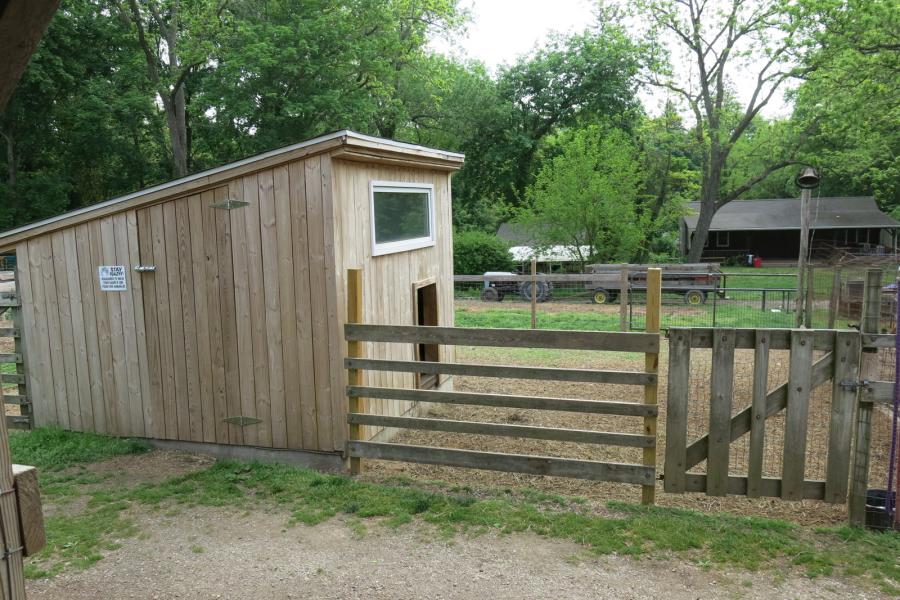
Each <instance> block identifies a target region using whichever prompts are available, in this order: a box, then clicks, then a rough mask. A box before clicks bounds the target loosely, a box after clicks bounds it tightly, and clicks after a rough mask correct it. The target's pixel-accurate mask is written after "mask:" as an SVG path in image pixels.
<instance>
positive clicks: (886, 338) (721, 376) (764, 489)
mask: <svg viewBox="0 0 900 600" xmlns="http://www.w3.org/2000/svg"><path fill="white" fill-rule="evenodd" d="M882 291H883V290H882V271H881V269H869V270H868V271H867V272H866V283H865V293H864V298H863V312H862V320H861V323H860V329H859V330H855V329H849V330H834V329H819V330H816V329H725V328H713V329H708V328H704V329H698V328H687V327H673V328H671V329H669V373H668V374H669V388H668V394H667V396H666V398H667V401H666V405H667V409H668V410H667V414H666V455H665V465H664V476H663V480H664V483H663V489H664V490H665V491H666V492H670V493H684V492H706V494H707V495H710V496H724V495H726V494H733V495H746V496H749V497H757V496H771V497H780V498H783V499H786V500H799V499H803V498H810V499H819V500H824V501H826V502H830V503H836V504H842V503H844V502H847V503H848V516H849V522H850V524H851V525H853V526H862V525H864V524H865V512H866V495H867V491H868V486H869V460H870V455H871V431H872V413H873V409H874V407H875V405H876V404H890V403H892V402H893V395H894V382H893V381H876V380H871V379H868V377H869V376H870V373H871V372H873V369H872V367H873V366H875V364H874V363H876V362H877V354H875V353H877V351H878V349H879V348H894V347H895V343H896V334H895V333H889V334H883V333H880V330H879V328H880V317H881V296H882ZM691 348H712V350H713V363H712V369H711V370H712V376H711V389H710V413H709V414H710V426H709V433H707V434H706V435H704V436H701V437H700V438H699V439H697V440H695V441H694V442H692V443H691V444H690V445H688V444H687V439H686V438H687V410H688V402H689V385H690V350H691ZM735 348H752V349H753V350H754V372H753V392H752V394H753V395H752V403H751V405H750V406H749V407H747V408H746V409H744V410H742V411H741V412H739V413H737V414H736V415H734V416H733V417H731V416H730V415H731V412H732V411H731V394H732V389H733V385H732V384H733V371H734V350H735ZM771 349H789V350H791V356H790V367H789V372H788V381H787V382H785V383H784V384H782V385H780V386H779V387H777V388H775V389H774V390H772V391H771V392H769V391H768V390H767V378H768V372H767V369H768V352H769V350H771ZM814 350H826V351H828V350H830V352H828V353H827V354H825V355H824V356H823V357H821V358H820V359H819V360H817V361H816V362H815V363H813V362H812V359H813V351H814ZM759 364H762V365H764V368H762V369H757V368H756V367H757V365H759ZM895 377H896V374H895ZM829 379H831V380H832V406H831V422H830V424H829V425H830V426H829V437H828V458H827V462H826V480H825V481H810V480H806V479H805V478H804V470H803V469H804V466H805V456H806V429H807V416H808V408H809V397H810V395H811V392H812V389H813V388H815V387H817V386H819V385H822V384H823V383H825V382H827V381H828V380H829ZM783 409H784V410H785V411H786V413H785V416H786V418H785V443H784V454H783V457H782V458H783V463H782V477H781V479H776V478H766V477H762V476H761V473H762V458H763V447H764V443H765V420H766V419H767V418H768V417H771V416H773V415H774V414H776V413H778V412H779V411H781V410H783ZM728 417H730V418H728ZM747 433H749V434H750V450H749V460H748V469H747V471H748V473H747V476H746V477H740V476H738V477H734V476H730V475H729V473H728V466H729V464H728V450H729V445H730V443H731V442H733V441H736V440H737V439H739V438H740V437H741V436H743V435H745V434H747ZM705 459H706V460H707V473H706V474H694V473H689V472H688V471H689V470H690V469H692V468H693V467H695V466H697V465H698V464H699V463H701V462H702V461H703V460H705ZM889 468H890V467H889Z"/></svg>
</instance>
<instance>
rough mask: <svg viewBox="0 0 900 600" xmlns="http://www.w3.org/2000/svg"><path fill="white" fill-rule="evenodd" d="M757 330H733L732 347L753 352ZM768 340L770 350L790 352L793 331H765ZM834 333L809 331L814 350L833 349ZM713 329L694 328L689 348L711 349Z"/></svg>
mask: <svg viewBox="0 0 900 600" xmlns="http://www.w3.org/2000/svg"><path fill="white" fill-rule="evenodd" d="M757 331H760V330H759V329H749V328H738V329H735V330H734V335H735V339H734V347H735V348H736V349H738V350H753V349H755V348H756V332H757ZM764 331H765V332H766V334H767V336H768V338H769V349H770V350H790V349H791V333H792V332H793V331H794V330H793V329H765V330H764ZM835 331H842V330H840V329H838V330H834V329H814V330H810V335H812V339H813V348H814V349H815V350H825V351H830V350H831V349H832V348H833V347H834V334H835ZM712 334H713V329H712V328H709V327H695V328H693V333H692V334H691V346H692V347H693V348H712V346H713V336H712Z"/></svg>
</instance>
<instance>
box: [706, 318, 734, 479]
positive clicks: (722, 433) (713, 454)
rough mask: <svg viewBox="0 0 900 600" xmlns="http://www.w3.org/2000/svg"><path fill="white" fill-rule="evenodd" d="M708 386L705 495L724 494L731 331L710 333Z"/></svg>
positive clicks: (728, 443) (728, 442) (731, 389)
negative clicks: (710, 359) (710, 354)
mask: <svg viewBox="0 0 900 600" xmlns="http://www.w3.org/2000/svg"><path fill="white" fill-rule="evenodd" d="M710 370H711V381H710V386H709V394H710V399H709V454H708V456H707V458H706V495H707V496H725V495H727V493H728V467H729V464H730V463H729V459H730V456H731V453H730V449H731V405H732V398H733V395H734V330H733V329H715V330H714V331H713V353H712V368H711V369H710Z"/></svg>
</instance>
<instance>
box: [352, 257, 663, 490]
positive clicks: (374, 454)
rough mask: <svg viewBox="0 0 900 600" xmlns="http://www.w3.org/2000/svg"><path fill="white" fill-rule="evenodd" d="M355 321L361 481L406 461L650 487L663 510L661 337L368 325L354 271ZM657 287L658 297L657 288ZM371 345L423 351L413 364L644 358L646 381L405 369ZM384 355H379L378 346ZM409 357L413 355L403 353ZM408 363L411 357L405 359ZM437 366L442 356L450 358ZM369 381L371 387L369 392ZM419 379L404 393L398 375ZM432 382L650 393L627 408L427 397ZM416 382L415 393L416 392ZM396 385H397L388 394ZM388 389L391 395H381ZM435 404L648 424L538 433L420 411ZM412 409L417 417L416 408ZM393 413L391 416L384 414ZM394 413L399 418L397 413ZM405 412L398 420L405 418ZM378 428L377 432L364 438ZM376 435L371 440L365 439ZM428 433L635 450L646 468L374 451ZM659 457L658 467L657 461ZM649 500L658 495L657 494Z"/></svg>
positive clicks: (444, 392) (430, 450) (408, 449)
mask: <svg viewBox="0 0 900 600" xmlns="http://www.w3.org/2000/svg"><path fill="white" fill-rule="evenodd" d="M347 281H348V294H347V295H348V298H349V301H348V315H347V317H348V318H347V324H346V325H345V327H344V337H345V339H346V340H347V342H348V356H347V357H346V358H345V359H344V366H345V367H346V369H347V372H348V377H347V380H348V383H349V385H348V386H347V389H346V395H347V397H348V399H349V411H348V414H347V423H348V425H349V427H350V440H349V441H348V443H347V456H348V458H349V461H350V470H351V472H353V473H358V472H360V469H361V463H360V459H379V460H394V461H406V462H414V463H425V464H436V465H446V466H453V467H466V468H477V469H488V470H495V471H508V472H514V473H526V474H531V475H551V476H556V477H574V478H580V479H587V480H593V481H610V482H617V483H630V484H635V485H640V486H642V501H644V502H645V503H652V502H653V494H652V490H653V489H654V488H655V479H656V462H655V456H656V419H657V416H658V414H659V409H658V406H657V404H656V389H657V381H658V377H657V372H656V364H657V360H658V358H657V357H658V352H659V347H660V340H659V333H658V329H657V330H655V331H654V332H652V333H620V332H594V331H567V330H546V329H544V330H523V329H482V328H457V327H437V326H418V325H416V326H414V325H369V324H362V323H360V321H361V320H362V314H361V313H362V310H361V306H362V273H361V271H359V270H354V269H351V270H349V271H348V273H347ZM647 281H648V283H649V285H648V287H649V288H650V291H649V294H648V295H651V296H652V295H654V294H655V297H657V298H658V297H659V281H660V278H659V271H658V270H652V271H651V272H650V273H649V274H648V277H647ZM654 286H655V287H654ZM365 342H374V343H388V344H404V345H412V346H413V352H412V354H413V356H418V357H420V358H421V356H422V355H421V354H419V352H421V349H422V345H437V346H485V347H499V348H544V349H558V350H598V351H615V352H630V353H640V354H644V357H645V361H644V370H643V371H620V370H609V369H596V370H595V369H584V368H581V369H571V368H550V367H525V366H518V365H498V364H469V363H457V362H443V361H440V360H429V361H425V360H397V354H393V355H392V357H391V358H390V359H389V358H381V357H377V358H376V357H366V356H364V350H365V349H366V347H367V346H366V345H365ZM371 347H373V348H374V347H375V346H371ZM401 352H404V353H405V352H408V351H404V350H401ZM401 356H402V355H401ZM430 356H441V354H440V353H437V354H432V355H430ZM364 373H365V374H367V378H369V380H370V383H372V382H374V383H375V384H374V385H365V383H364V379H365V378H364ZM397 373H399V374H407V375H408V374H414V375H415V378H403V379H401V380H400V381H403V382H405V383H401V384H398V378H396V377H395V374H397ZM422 376H429V381H430V382H435V383H436V382H438V381H441V380H439V379H435V378H434V376H465V377H482V378H495V379H513V380H530V381H534V380H539V381H543V382H575V383H586V384H613V385H623V386H641V387H642V388H643V391H644V397H643V402H619V401H608V400H590V399H577V398H557V397H545V396H537V395H534V396H532V395H517V394H503V393H482V392H469V391H451V390H448V389H421V388H420V387H419V385H418V382H420V381H422V380H421V379H420V378H421V377H422ZM412 382H416V383H415V385H414V386H413V387H409V384H410V383H412ZM385 383H387V384H388V385H384V384H385ZM379 384H381V385H379ZM370 400H372V401H376V402H379V404H377V406H380V407H383V406H384V404H381V403H380V402H381V401H385V400H388V401H398V402H406V403H407V404H406V405H405V407H404V408H401V409H400V411H405V412H404V413H403V414H373V413H372V412H367V410H366V409H367V408H368V407H369V406H367V405H369V402H368V401H370ZM431 404H443V405H457V406H485V407H498V408H509V409H522V410H539V411H563V412H569V413H580V414H583V415H616V416H621V417H636V418H641V419H643V423H644V427H643V433H640V434H639V433H622V432H608V431H594V430H590V429H579V428H577V427H571V426H568V427H550V426H543V425H542V426H532V425H525V424H522V425H519V424H509V423H489V422H481V421H468V420H460V419H453V418H438V417H437V416H434V417H432V416H422V415H420V414H417V411H418V410H419V408H420V407H424V406H428V405H431ZM407 407H409V408H407ZM381 410H384V409H383V408H381V409H379V411H381ZM390 410H393V409H390ZM400 411H398V412H400ZM363 428H368V429H365V430H364V429H363ZM371 429H374V430H375V434H372V435H370V438H369V439H363V436H362V433H363V431H369V430H371ZM398 429H399V430H419V431H433V432H447V433H456V434H463V435H475V436H493V437H512V438H523V439H536V440H546V441H548V442H563V443H577V444H592V445H601V446H613V447H625V448H635V449H640V450H642V451H643V455H644V457H643V464H622V463H619V462H603V461H594V460H583V459H575V458H562V457H548V456H535V455H525V454H511V453H504V452H484V451H480V450H478V451H476V450H465V449H462V448H446V447H437V445H435V446H422V445H411V444H406V443H400V442H384V441H381V440H379V441H374V440H373V439H372V438H373V437H374V435H377V434H379V433H380V432H382V431H387V432H389V434H390V432H394V430H398ZM648 457H649V458H648ZM648 490H651V491H650V492H648Z"/></svg>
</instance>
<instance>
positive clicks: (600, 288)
mask: <svg viewBox="0 0 900 600" xmlns="http://www.w3.org/2000/svg"><path fill="white" fill-rule="evenodd" d="M898 265H900V260H898V259H896V258H893V257H885V258H883V259H881V260H880V261H879V262H878V263H877V264H875V265H873V264H869V263H854V264H848V265H828V266H815V267H812V268H811V269H810V270H809V272H808V273H807V277H806V281H805V284H806V285H805V286H804V288H805V289H804V291H803V292H802V294H798V291H797V287H798V281H797V279H798V275H797V270H796V269H791V268H783V269H777V270H772V269H752V268H745V269H731V270H728V271H718V270H716V271H714V272H711V273H706V274H703V275H702V276H698V274H697V273H696V272H679V271H678V270H677V265H674V266H673V268H672V269H670V270H667V271H664V272H663V274H662V282H663V286H662V287H663V298H662V313H663V314H662V327H663V329H667V328H669V327H751V328H761V327H796V326H806V327H808V328H815V329H833V328H837V329H846V328H847V327H857V326H858V325H859V322H860V320H861V316H862V305H863V295H864V288H865V275H866V270H867V269H870V268H872V267H873V266H876V267H877V268H880V269H881V270H882V274H883V284H884V287H883V292H882V298H881V304H882V319H881V327H880V328H881V330H882V331H884V332H893V331H895V330H896V312H897V311H896V307H897V303H896V302H897V301H896V288H895V287H894V286H895V284H896V280H897V275H898V271H897V267H898ZM645 273H646V270H643V271H642V270H640V269H631V270H629V271H628V276H627V277H628V278H627V281H626V280H625V279H624V278H620V276H619V275H615V274H613V275H609V274H607V275H605V276H603V277H599V278H598V276H596V275H593V274H585V275H537V277H536V278H535V281H534V282H532V281H531V278H530V277H529V276H525V275H511V276H509V275H507V276H503V275H493V276H491V275H464V276H457V277H456V278H455V283H454V291H455V297H456V301H457V320H458V323H457V324H458V325H460V326H479V325H482V326H495V327H530V325H531V296H532V289H533V290H534V295H535V300H536V302H535V304H536V307H535V313H536V321H537V326H538V327H539V328H560V329H590V330H600V331H616V330H630V331H642V330H643V329H644V322H645V315H646V293H645V291H644V289H643V287H642V282H643V277H645ZM798 296H799V300H802V303H803V305H805V306H806V307H807V309H806V310H805V311H802V312H801V318H800V319H798V317H797V308H798Z"/></svg>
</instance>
